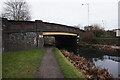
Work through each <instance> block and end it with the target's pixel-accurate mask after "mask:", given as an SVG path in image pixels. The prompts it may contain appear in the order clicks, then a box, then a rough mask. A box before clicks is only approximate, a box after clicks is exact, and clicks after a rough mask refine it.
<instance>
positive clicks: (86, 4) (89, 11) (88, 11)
mask: <svg viewBox="0 0 120 80" xmlns="http://www.w3.org/2000/svg"><path fill="white" fill-rule="evenodd" d="M82 5H87V6H88V26H89V12H90V11H89V3H86V4H82Z"/></svg>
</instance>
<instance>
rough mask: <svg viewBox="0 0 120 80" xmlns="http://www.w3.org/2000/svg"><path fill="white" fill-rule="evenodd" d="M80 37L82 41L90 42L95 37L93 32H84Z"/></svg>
mask: <svg viewBox="0 0 120 80" xmlns="http://www.w3.org/2000/svg"><path fill="white" fill-rule="evenodd" d="M81 38H82V41H84V42H91V41H92V40H93V39H95V35H94V33H93V32H84V33H83V34H82V36H81Z"/></svg>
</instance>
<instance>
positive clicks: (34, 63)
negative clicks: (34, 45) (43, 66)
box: [2, 49, 45, 78]
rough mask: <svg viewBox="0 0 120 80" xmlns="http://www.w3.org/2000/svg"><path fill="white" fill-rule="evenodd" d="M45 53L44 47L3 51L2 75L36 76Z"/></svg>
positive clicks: (4, 76) (17, 76)
mask: <svg viewBox="0 0 120 80" xmlns="http://www.w3.org/2000/svg"><path fill="white" fill-rule="evenodd" d="M44 53H45V50H44V49H40V50H28V51H19V52H5V53H3V55H2V63H3V66H2V72H3V73H2V77H3V78H35V77H36V75H37V70H38V69H39V66H40V62H41V59H42V57H43V55H44Z"/></svg>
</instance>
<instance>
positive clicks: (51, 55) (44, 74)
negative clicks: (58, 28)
mask: <svg viewBox="0 0 120 80" xmlns="http://www.w3.org/2000/svg"><path fill="white" fill-rule="evenodd" d="M45 49H46V53H45V55H44V56H43V59H42V62H41V65H40V69H39V72H38V77H39V78H63V74H62V72H61V70H60V67H59V65H58V63H57V61H56V58H55V52H54V50H53V48H52V47H49V48H45Z"/></svg>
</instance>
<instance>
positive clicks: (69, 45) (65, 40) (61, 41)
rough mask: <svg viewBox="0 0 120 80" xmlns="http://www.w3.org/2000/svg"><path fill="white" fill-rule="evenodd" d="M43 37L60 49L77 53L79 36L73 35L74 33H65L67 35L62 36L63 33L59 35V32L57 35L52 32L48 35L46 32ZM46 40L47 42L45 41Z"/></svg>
mask: <svg viewBox="0 0 120 80" xmlns="http://www.w3.org/2000/svg"><path fill="white" fill-rule="evenodd" d="M49 33H50V32H49ZM43 36H44V41H48V42H51V43H53V45H54V46H55V47H57V48H59V49H67V50H68V51H73V52H75V51H76V46H77V35H76V34H73V33H65V34H64V33H62V34H61V33H57V32H56V34H55V32H54V33H53V34H52V32H51V33H50V34H48V32H47V34H46V33H45V32H44V33H43ZM46 37H47V38H46ZM50 37H51V39H50ZM45 38H46V40H45ZM53 38H54V39H53ZM51 40H53V41H51ZM48 42H44V43H45V44H46V43H48ZM51 43H50V44H51ZM45 46H46V45H45Z"/></svg>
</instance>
